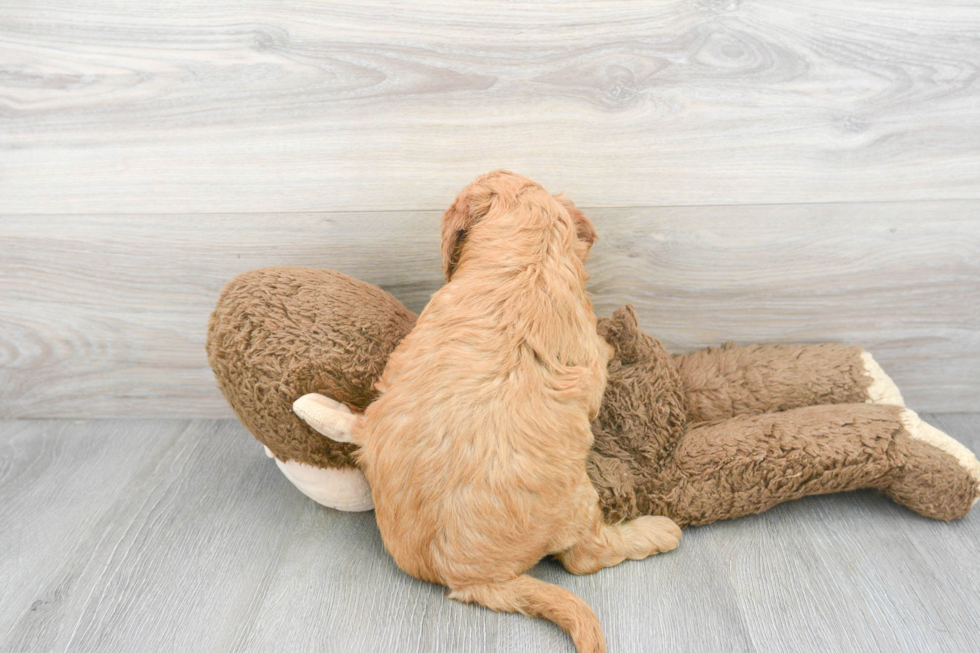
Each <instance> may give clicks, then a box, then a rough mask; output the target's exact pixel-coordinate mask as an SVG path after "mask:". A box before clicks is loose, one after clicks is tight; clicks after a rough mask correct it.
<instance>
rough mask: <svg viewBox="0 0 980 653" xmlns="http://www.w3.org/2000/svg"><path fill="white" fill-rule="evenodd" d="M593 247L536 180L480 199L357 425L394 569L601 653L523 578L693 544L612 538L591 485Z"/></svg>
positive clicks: (598, 374)
mask: <svg viewBox="0 0 980 653" xmlns="http://www.w3.org/2000/svg"><path fill="white" fill-rule="evenodd" d="M595 238H596V235H595V231H594V230H593V228H592V224H591V223H590V222H589V220H588V219H587V218H586V217H585V216H584V215H582V213H581V212H580V211H578V210H577V209H576V208H575V207H574V205H573V204H572V203H571V202H570V201H568V200H567V199H565V198H563V197H553V196H551V195H550V194H549V193H548V192H547V191H545V190H544V189H543V188H541V186H539V185H538V184H536V183H534V182H533V181H531V180H529V179H526V178H524V177H521V176H519V175H516V174H513V173H511V172H506V171H497V172H492V173H490V174H487V175H484V176H482V177H480V178H479V179H477V180H476V181H475V182H473V183H472V184H470V185H469V186H467V187H466V188H465V189H464V190H463V192H462V193H461V194H460V195H459V197H457V198H456V201H455V203H454V204H453V205H452V206H451V207H450V208H449V210H448V211H446V213H445V215H444V216H443V220H442V254H443V265H444V268H445V271H446V277H447V279H448V281H449V283H447V284H446V285H445V286H443V287H442V288H441V289H440V290H439V291H438V292H436V293H435V294H434V295H433V296H432V299H431V301H430V302H429V304H428V305H427V306H426V307H425V310H424V311H422V314H421V315H420V316H419V319H418V323H417V324H416V326H415V328H414V329H413V330H412V331H411V333H409V334H408V336H407V337H406V338H405V339H404V340H403V341H402V342H401V344H399V346H398V348H397V349H395V351H394V352H393V353H392V355H391V358H390V359H389V361H388V365H387V367H386V368H385V371H384V374H383V375H382V377H381V380H380V381H379V383H378V387H379V389H380V390H381V391H382V394H381V396H380V397H379V398H378V400H377V401H375V402H374V403H372V404H371V405H370V406H369V407H368V409H367V411H366V412H365V413H364V416H363V418H362V419H360V420H355V419H351V421H350V424H352V426H351V439H352V440H353V441H354V442H356V443H358V444H359V445H360V446H361V449H360V451H359V453H358V454H357V459H358V464H359V466H360V467H361V469H362V470H363V471H364V475H365V476H366V478H367V480H368V482H369V483H370V485H371V491H372V495H373V498H374V506H375V511H376V515H377V521H378V527H379V529H380V531H381V537H382V539H383V540H384V543H385V546H386V548H387V549H388V551H389V552H390V553H391V555H392V556H393V557H394V559H395V561H396V562H397V563H398V566H400V567H401V568H402V569H404V570H405V571H406V572H408V573H409V574H411V575H412V576H415V577H417V578H421V579H424V580H427V581H429V582H432V583H439V584H442V585H446V586H448V587H449V588H450V589H451V590H452V591H451V593H450V594H449V596H450V598H454V599H457V600H460V601H466V602H472V603H479V604H481V605H484V606H487V607H489V608H492V609H494V610H500V611H507V612H522V613H524V614H527V615H531V616H536V617H543V618H545V619H548V620H550V621H553V622H555V623H556V624H558V625H559V626H560V627H561V628H563V629H564V630H566V631H567V632H568V633H569V634H570V635H571V636H572V639H573V640H574V641H575V645H576V646H577V648H578V650H579V651H582V652H585V651H587V652H590V653H592V652H597V651H604V650H605V639H604V637H603V634H602V630H601V628H600V626H599V620H598V619H597V618H596V616H595V614H594V613H593V612H592V610H591V609H590V608H589V607H588V605H586V604H585V602H583V601H582V600H581V599H579V598H578V597H576V596H575V595H574V594H572V593H571V592H568V591H567V590H564V589H562V588H560V587H558V586H556V585H551V584H548V583H545V582H543V581H540V580H537V579H535V578H532V577H531V576H528V575H526V574H525V572H526V571H527V570H528V569H530V568H531V567H532V566H534V564H535V563H537V562H538V561H539V560H540V559H541V558H542V557H544V556H546V555H549V554H554V555H557V556H558V558H559V559H560V560H561V562H562V563H563V564H564V566H565V568H566V569H568V570H569V571H571V572H572V573H575V574H583V573H591V572H594V571H597V570H598V569H600V568H602V567H608V566H611V565H616V564H619V563H620V562H622V561H623V560H624V559H626V558H632V559H639V558H645V557H646V556H648V555H652V554H655V553H658V552H660V551H667V550H669V549H672V548H674V547H675V546H677V544H678V541H679V538H680V536H681V532H680V529H679V528H677V526H676V525H675V524H674V523H673V522H672V521H670V520H669V519H667V518H665V517H641V518H640V519H637V520H635V521H632V522H629V523H626V524H622V525H619V526H607V525H605V524H604V523H603V521H602V515H601V514H600V511H599V497H598V495H597V494H596V491H595V489H594V488H593V486H592V484H591V483H590V482H589V478H588V476H587V475H586V472H585V461H586V456H587V454H588V452H589V448H590V447H591V445H592V431H591V428H590V425H589V423H590V421H591V419H592V418H594V417H595V415H596V414H597V412H598V410H599V404H600V401H601V400H602V394H603V391H604V389H605V384H606V364H607V362H608V360H609V357H610V354H611V347H610V346H609V345H608V344H607V343H606V342H605V341H604V340H602V338H600V337H599V336H598V335H597V334H596V318H595V315H594V314H593V312H592V305H591V302H590V301H589V297H588V295H587V294H586V290H585V281H586V276H587V275H586V272H585V267H584V264H585V259H586V257H587V256H588V252H589V248H590V246H591V245H592V242H593V241H594V240H595ZM333 435H334V436H335V437H336V435H337V434H336V433H333Z"/></svg>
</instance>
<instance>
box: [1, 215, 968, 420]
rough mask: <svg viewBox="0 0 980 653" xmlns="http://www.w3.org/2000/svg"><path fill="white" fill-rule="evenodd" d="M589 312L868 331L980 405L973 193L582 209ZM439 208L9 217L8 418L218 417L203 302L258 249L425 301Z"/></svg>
mask: <svg viewBox="0 0 980 653" xmlns="http://www.w3.org/2000/svg"><path fill="white" fill-rule="evenodd" d="M588 213H589V215H590V216H591V217H592V219H593V221H594V222H595V224H596V226H597V229H598V231H599V234H600V240H599V242H598V243H597V244H596V247H595V250H594V253H593V257H592V259H591V260H590V263H589V268H590V271H591V274H592V278H591V280H590V287H591V289H592V291H593V292H594V302H595V307H596V312H597V313H598V314H600V315H608V314H611V313H612V311H613V310H614V309H615V308H616V307H618V306H620V305H622V304H625V303H629V302H632V303H633V304H634V305H635V306H636V308H637V310H638V313H639V315H640V318H641V323H642V325H643V326H644V328H645V329H646V330H647V331H648V332H650V333H651V334H653V335H655V336H657V337H659V338H660V339H662V340H663V341H664V343H665V344H666V345H667V346H668V348H670V349H672V350H675V351H688V350H690V349H694V348H697V347H701V346H706V345H717V344H720V343H721V342H723V341H725V340H734V341H736V342H737V343H738V344H748V343H752V342H822V341H834V342H845V343H851V344H859V345H863V346H864V347H866V348H867V349H868V350H869V351H871V352H872V353H873V354H874V355H875V356H876V358H877V359H878V360H879V362H880V363H881V364H882V365H883V366H884V368H885V370H886V371H887V372H889V373H890V374H892V375H893V377H894V379H895V380H896V382H897V383H898V384H899V386H900V387H901V389H902V391H903V393H904V394H905V398H906V400H907V402H908V404H909V405H910V406H911V407H913V408H915V409H917V410H945V411H955V410H980V311H978V310H977V307H978V306H980V202H975V201H948V202H917V203H901V204H890V203H883V204H825V205H802V206H759V207H675V208H647V209H596V210H590V211H588ZM439 217H440V214H439V213H438V212H389V213H377V214H371V213H356V214H276V215H264V214H259V215H252V214H230V215H175V216H154V215H134V216H85V217H84V219H82V218H81V217H80V216H6V217H3V218H0V251H2V252H3V257H2V258H0V368H2V372H0V415H2V416H8V417H11V416H12V417H56V416H60V417H108V416H123V415H130V416H146V417H154V416H155V417H175V416H183V417H225V416H230V414H231V413H230V411H229V409H228V407H227V405H226V404H225V402H224V399H223V398H222V397H221V395H220V393H219V392H218V390H217V388H216V385H215V382H214V379H213V376H212V374H211V371H210V369H209V368H208V366H207V361H206V357H205V353H204V338H205V330H206V324H207V318H208V315H209V314H210V312H211V310H212V308H213V306H214V302H215V300H216V299H217V296H218V293H219V292H220V290H221V288H222V286H223V285H224V283H225V282H227V281H228V280H229V279H231V278H232V277H233V276H235V275H236V274H238V273H240V272H244V271H246V270H250V269H253V268H256V267H260V266H264V265H306V266H314V267H327V268H332V269H336V270H340V271H342V272H345V273H348V274H351V275H353V276H355V277H357V278H360V279H363V280H365V281H368V282H371V283H376V284H379V285H381V286H382V287H384V288H386V289H387V290H389V291H390V292H392V293H393V294H394V295H395V296H396V297H398V298H399V299H401V300H402V301H403V302H405V304H406V305H407V306H409V308H411V309H413V310H415V311H419V310H421V308H422V307H423V306H424V305H425V302H426V301H427V300H428V297H429V296H430V295H431V293H432V292H434V291H435V290H436V289H438V288H439V286H440V285H441V284H442V283H443V278H442V273H441V268H440V259H439V242H438V239H439V233H438V222H439Z"/></svg>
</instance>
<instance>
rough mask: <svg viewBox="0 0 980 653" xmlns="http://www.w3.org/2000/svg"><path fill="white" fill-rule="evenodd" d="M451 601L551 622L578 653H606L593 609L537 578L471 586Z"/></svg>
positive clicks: (571, 595) (458, 593) (452, 593)
mask: <svg viewBox="0 0 980 653" xmlns="http://www.w3.org/2000/svg"><path fill="white" fill-rule="evenodd" d="M449 598H451V599H456V600H457V601H462V602H463V603H477V604H479V605H482V606H485V607H487V608H490V609H491V610H496V611H497V612H520V613H522V614H525V615H527V616H529V617H541V618H542V619H547V620H548V621H551V622H553V623H555V624H557V625H558V626H559V627H560V628H561V629H562V630H564V631H565V632H566V633H568V634H569V635H571V637H572V641H573V642H575V648H576V649H578V653H605V652H606V638H605V636H604V635H603V634H602V627H601V626H600V625H599V618H598V617H596V616H595V613H594V612H592V608H590V607H589V606H588V605H587V604H586V603H585V601H583V600H582V599H580V598H579V597H577V596H575V595H574V594H572V593H571V592H569V591H568V590H566V589H563V588H561V587H558V586H557V585H552V584H550V583H546V582H544V581H542V580H538V579H537V578H532V577H531V576H528V575H523V576H518V577H517V578H514V579H513V580H508V581H504V582H502V583H487V584H485V585H469V586H467V587H461V588H459V589H455V590H453V591H452V592H450V593H449Z"/></svg>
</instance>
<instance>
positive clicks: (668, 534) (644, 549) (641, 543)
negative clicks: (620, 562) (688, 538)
mask: <svg viewBox="0 0 980 653" xmlns="http://www.w3.org/2000/svg"><path fill="white" fill-rule="evenodd" d="M627 526H628V527H630V530H631V531H633V532H632V533H631V537H630V540H631V544H632V546H631V551H630V556H629V557H630V558H632V559H633V560H641V559H643V558H645V557H647V556H652V555H656V554H658V553H663V552H665V551H670V550H671V549H676V548H677V545H678V544H680V543H681V529H680V527H679V526H677V524H675V523H674V522H673V520H671V519H668V518H667V517H638V518H637V519H634V520H633V521H631V522H629V523H628V524H627Z"/></svg>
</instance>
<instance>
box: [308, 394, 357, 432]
mask: <svg viewBox="0 0 980 653" xmlns="http://www.w3.org/2000/svg"><path fill="white" fill-rule="evenodd" d="M293 412H294V413H296V414H297V415H299V417H300V419H302V420H303V421H304V422H306V423H307V424H309V425H310V427H312V428H313V430H314V431H316V432H317V433H319V434H320V435H325V436H327V437H328V438H330V439H331V440H335V441H336V442H353V441H354V440H353V438H352V436H351V430H352V429H353V428H354V423H355V422H357V415H355V414H354V413H352V412H351V410H350V408H348V407H347V406H345V405H344V404H342V403H340V402H339V401H334V400H333V399H331V398H330V397H325V396H324V395H321V394H317V393H315V392H311V393H310V394H307V395H303V396H302V397H300V398H299V399H297V400H296V401H294V402H293Z"/></svg>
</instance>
